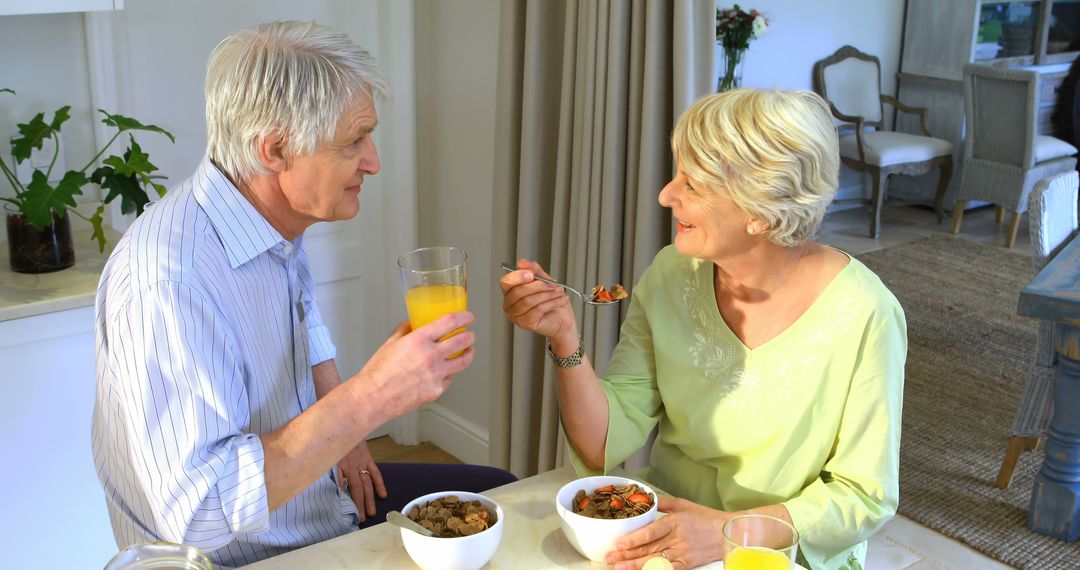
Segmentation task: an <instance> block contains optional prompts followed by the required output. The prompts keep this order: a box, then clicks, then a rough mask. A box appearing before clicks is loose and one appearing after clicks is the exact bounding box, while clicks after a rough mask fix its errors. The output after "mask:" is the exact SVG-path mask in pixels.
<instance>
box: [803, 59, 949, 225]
mask: <svg viewBox="0 0 1080 570" xmlns="http://www.w3.org/2000/svg"><path fill="white" fill-rule="evenodd" d="M814 89H815V90H816V91H817V92H818V94H819V95H821V96H822V97H824V98H825V100H826V101H828V102H829V106H830V107H831V108H832V113H833V116H834V117H835V118H836V119H837V121H838V128H839V129H840V160H841V161H842V162H843V163H844V165H845V166H847V167H848V168H850V169H852V170H854V171H856V172H864V173H867V174H869V175H870V183H871V186H872V188H871V194H870V195H871V198H870V237H872V238H877V237H879V236H880V235H881V210H882V206H883V205H884V202H885V199H886V196H887V189H888V183H889V177H890V176H892V175H894V174H900V175H910V176H917V175H920V174H925V173H927V172H930V171H931V170H933V169H935V168H940V169H941V170H940V177H939V178H938V186H937V191H936V193H935V195H934V211H935V212H936V213H937V216H938V222H941V221H942V220H943V219H944V211H943V210H942V203H941V201H942V198H944V196H945V190H946V188H947V187H948V185H949V178H950V176H952V152H953V145H952V143H950V142H949V141H946V140H942V139H936V138H933V136H932V135H931V134H930V130H929V129H927V128H926V109H922V108H918V107H910V106H908V105H905V104H903V103H901V102H900V101H899V100H898V99H896V98H895V97H891V96H889V95H885V94H883V93H882V92H881V62H880V61H879V60H878V58H876V57H874V56H872V55H869V54H866V53H863V52H861V51H859V50H857V49H855V48H853V47H851V46H844V47H842V48H840V49H839V50H837V51H836V53H834V54H832V55H830V56H829V57H827V58H825V59H823V60H821V61H819V62H817V63H815V64H814ZM885 103H888V104H889V105H892V106H893V107H895V108H896V109H898V110H899V111H901V112H905V113H914V114H916V115H918V116H919V124H920V126H921V128H922V133H923V135H924V136H920V135H913V134H908V133H901V132H895V131H887V130H883V129H884V126H885V121H884V116H885V114H884V104H885Z"/></svg>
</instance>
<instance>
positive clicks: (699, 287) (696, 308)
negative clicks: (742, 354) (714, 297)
mask: <svg viewBox="0 0 1080 570" xmlns="http://www.w3.org/2000/svg"><path fill="white" fill-rule="evenodd" d="M694 263H695V262H694V261H693V260H689V261H688V262H687V265H686V271H687V274H686V284H685V286H684V287H683V295H682V300H683V305H684V306H685V307H686V308H687V310H688V311H689V312H690V318H692V319H694V323H695V324H697V326H698V330H697V331H695V332H694V344H692V345H691V346H690V347H689V352H690V362H691V363H693V365H694V366H696V367H698V368H700V369H702V370H704V376H705V380H707V381H709V382H719V381H722V380H724V377H723V376H724V371H725V368H726V367H725V364H726V362H727V360H728V358H729V355H728V353H727V351H726V350H725V349H724V347H723V346H722V345H721V344H720V343H718V342H717V341H716V339H718V338H720V335H721V333H722V331H721V330H720V327H719V326H717V324H716V322H715V321H714V320H713V319H710V318H709V313H710V311H709V307H707V306H705V305H704V303H702V302H701V299H702V298H703V296H704V295H705V289H706V287H708V286H709V285H711V272H705V271H700V270H699V268H697V267H695V265H694ZM706 263H707V262H706ZM706 276H707V277H708V279H705V277H706ZM710 289H711V287H710Z"/></svg>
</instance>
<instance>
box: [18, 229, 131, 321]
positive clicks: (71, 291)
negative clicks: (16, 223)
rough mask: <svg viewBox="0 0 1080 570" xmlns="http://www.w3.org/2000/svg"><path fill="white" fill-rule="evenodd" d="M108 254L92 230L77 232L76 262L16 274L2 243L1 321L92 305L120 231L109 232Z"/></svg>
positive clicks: (74, 240) (75, 237)
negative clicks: (47, 270) (51, 269)
mask: <svg viewBox="0 0 1080 570" xmlns="http://www.w3.org/2000/svg"><path fill="white" fill-rule="evenodd" d="M105 235H106V237H107V238H108V243H107V244H106V249H105V253H101V252H99V251H98V246H97V242H95V241H93V240H91V239H90V230H82V231H75V232H73V235H72V241H73V242H74V245H75V265H74V266H72V267H69V268H67V269H63V270H61V271H55V272H53V273H41V274H38V275H30V274H26V273H15V272H13V271H12V270H11V266H10V264H9V263H8V248H7V244H6V243H4V244H2V246H0V321H9V320H13V319H21V318H24V317H32V316H34V315H41V314H44V313H52V312H56V311H63V310H65V309H74V308H77V307H88V306H90V305H93V304H94V295H95V294H96V293H97V286H98V281H99V280H100V279H101V270H102V269H104V268H105V261H106V260H108V258H109V252H110V251H111V249H112V246H113V245H115V244H116V240H117V239H119V237H120V234H118V233H116V232H113V231H106V233H105Z"/></svg>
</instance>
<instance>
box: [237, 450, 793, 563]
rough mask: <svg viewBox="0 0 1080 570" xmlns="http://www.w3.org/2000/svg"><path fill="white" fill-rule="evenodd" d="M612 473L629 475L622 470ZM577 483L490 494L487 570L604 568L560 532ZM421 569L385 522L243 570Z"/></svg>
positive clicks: (540, 478)
mask: <svg viewBox="0 0 1080 570" xmlns="http://www.w3.org/2000/svg"><path fill="white" fill-rule="evenodd" d="M612 474H614V475H624V476H629V474H628V473H625V472H623V473H620V472H618V470H616V472H614V473H612ZM576 478H577V475H575V473H574V470H573V469H572V468H571V467H563V468H561V469H556V470H554V471H548V472H547V473H541V474H539V475H534V476H532V477H529V478H526V479H522V480H520V481H517V482H515V483H511V484H509V485H504V486H502V487H498V488H496V489H492V490H490V491H487V492H485V493H484V494H485V495H487V496H489V497H491V498H492V499H494V500H496V501H498V502H499V504H500V505H502V507H503V510H504V511H505V513H506V521H505V523H506V527H505V528H504V529H503V537H502V542H501V543H500V544H499V549H498V550H497V551H496V552H495V557H494V558H493V559H492V560H491V562H490V563H488V565H487V566H485V567H484V568H491V569H497V568H530V569H532V568H537V569H542V568H583V569H584V568H590V569H595V568H604V566H603V565H601V564H595V563H593V562H590V561H589V560H588V559H586V558H585V557H584V556H582V555H581V554H579V553H578V552H577V551H576V550H574V547H573V546H571V545H570V543H569V542H568V541H567V540H566V537H565V536H563V533H562V529H561V528H560V527H559V517H558V515H557V514H556V513H555V493H556V492H558V490H559V488H561V487H562V486H563V485H565V484H566V483H569V482H570V481H573V480H574V479H576ZM416 567H417V566H416V565H415V564H413V562H412V560H411V559H410V558H409V555H408V554H407V553H406V552H405V547H404V546H403V545H402V543H401V534H400V532H399V531H398V528H397V527H395V526H391V525H390V524H388V523H383V524H379V525H375V526H373V527H369V528H366V529H364V530H361V531H358V532H354V533H350V534H347V535H344V536H340V537H338V538H335V539H333V540H328V541H326V542H321V543H319V544H314V545H311V546H308V547H307V548H301V549H299V550H295V551H293V552H290V553H288V554H283V555H281V556H276V557H274V558H270V559H268V560H264V561H262V562H257V563H255V564H251V565H249V566H245V567H244V568H245V569H247V570H291V569H295V568H312V569H314V568H318V569H320V570H350V569H359V568H380V569H396V568H402V569H415V568H416ZM723 567H724V565H723V562H717V563H713V564H708V565H706V566H702V567H701V568H709V569H711V570H715V569H718V568H720V569H722V568H723ZM797 568H801V567H799V566H797Z"/></svg>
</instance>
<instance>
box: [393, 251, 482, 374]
mask: <svg viewBox="0 0 1080 570" xmlns="http://www.w3.org/2000/svg"><path fill="white" fill-rule="evenodd" d="M467 259H468V255H466V254H465V250H463V249H461V248H457V247H448V246H436V247H423V248H420V249H417V250H413V251H410V252H409V253H406V254H405V255H402V256H401V257H399V258H398V268H400V269H401V284H402V287H404V289H405V308H406V309H407V310H408V312H409V323H410V324H411V325H412V328H413V330H416V329H418V328H420V327H422V326H424V325H426V324H428V323H430V322H431V321H434V320H435V319H437V318H439V317H441V316H443V315H445V314H448V313H455V312H458V311H464V310H467V309H468V302H467V299H468V296H467V294H466V291H467V280H466V275H465V261H466V260H467ZM463 330H465V329H464V328H460V329H457V330H454V331H452V332H451V333H450V334H448V335H446V336H444V337H443V338H447V337H450V336H453V335H455V334H457V333H459V332H461V331H463ZM440 340H441V339H440ZM460 354H461V353H460V352H459V353H456V354H452V355H451V356H450V357H451V358H454V357H456V356H459V355H460Z"/></svg>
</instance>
